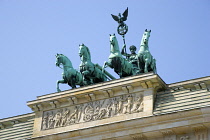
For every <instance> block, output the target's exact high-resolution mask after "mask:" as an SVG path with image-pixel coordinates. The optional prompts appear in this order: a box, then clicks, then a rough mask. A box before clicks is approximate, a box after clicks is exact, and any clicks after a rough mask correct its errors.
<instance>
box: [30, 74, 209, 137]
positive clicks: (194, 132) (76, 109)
mask: <svg viewBox="0 0 210 140" xmlns="http://www.w3.org/2000/svg"><path fill="white" fill-rule="evenodd" d="M209 85H210V77H204V78H199V79H193V80H189V81H183V82H179V83H174V84H170V85H166V84H165V83H164V82H163V81H162V80H161V78H160V77H159V76H158V75H155V74H153V73H148V74H143V75H137V76H132V77H127V78H123V79H117V80H112V81H108V82H105V83H99V84H96V85H92V86H87V87H81V88H78V89H73V90H69V91H64V92H61V93H53V94H48V95H43V96H39V97H38V98H37V100H34V101H30V102H28V106H29V107H31V108H32V109H33V110H34V111H35V121H34V132H33V136H32V138H31V139H34V140H35V139H36V140H48V139H80V140H93V139H94V140H95V139H98V140H101V139H103V140H115V139H116V140H208V138H210V136H209V135H210V134H209V131H210V130H209V129H210V96H209V95H210V91H209V87H210V86H209Z"/></svg>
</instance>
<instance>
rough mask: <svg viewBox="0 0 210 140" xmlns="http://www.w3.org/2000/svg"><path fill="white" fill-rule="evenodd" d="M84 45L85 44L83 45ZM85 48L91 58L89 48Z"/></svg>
mask: <svg viewBox="0 0 210 140" xmlns="http://www.w3.org/2000/svg"><path fill="white" fill-rule="evenodd" d="M84 46H85V45H84ZM85 48H86V50H87V52H88V54H89V59H90V60H91V55H90V50H89V48H88V47H87V46H85Z"/></svg>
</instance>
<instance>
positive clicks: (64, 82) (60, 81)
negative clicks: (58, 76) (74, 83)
mask: <svg viewBox="0 0 210 140" xmlns="http://www.w3.org/2000/svg"><path fill="white" fill-rule="evenodd" d="M60 83H61V84H66V81H65V80H58V81H57V91H58V92H61V90H60V88H59V84H60Z"/></svg>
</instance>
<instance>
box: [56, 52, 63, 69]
mask: <svg viewBox="0 0 210 140" xmlns="http://www.w3.org/2000/svg"><path fill="white" fill-rule="evenodd" d="M55 57H56V62H55V65H56V66H57V67H60V64H62V63H63V54H58V53H57V54H56V55H55Z"/></svg>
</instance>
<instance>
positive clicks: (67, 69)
mask: <svg viewBox="0 0 210 140" xmlns="http://www.w3.org/2000/svg"><path fill="white" fill-rule="evenodd" d="M55 64H56V66H58V67H60V65H61V64H62V65H63V68H62V69H63V73H62V75H63V79H62V80H58V81H57V91H58V92H60V91H61V90H60V89H59V84H60V83H62V84H65V83H67V84H68V85H69V86H71V87H72V88H76V85H79V86H82V85H83V79H82V74H81V73H80V72H79V71H77V70H75V69H74V68H73V66H72V63H71V61H70V60H69V59H68V57H66V56H65V55H63V54H57V55H56V63H55ZM60 68H61V67H60Z"/></svg>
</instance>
